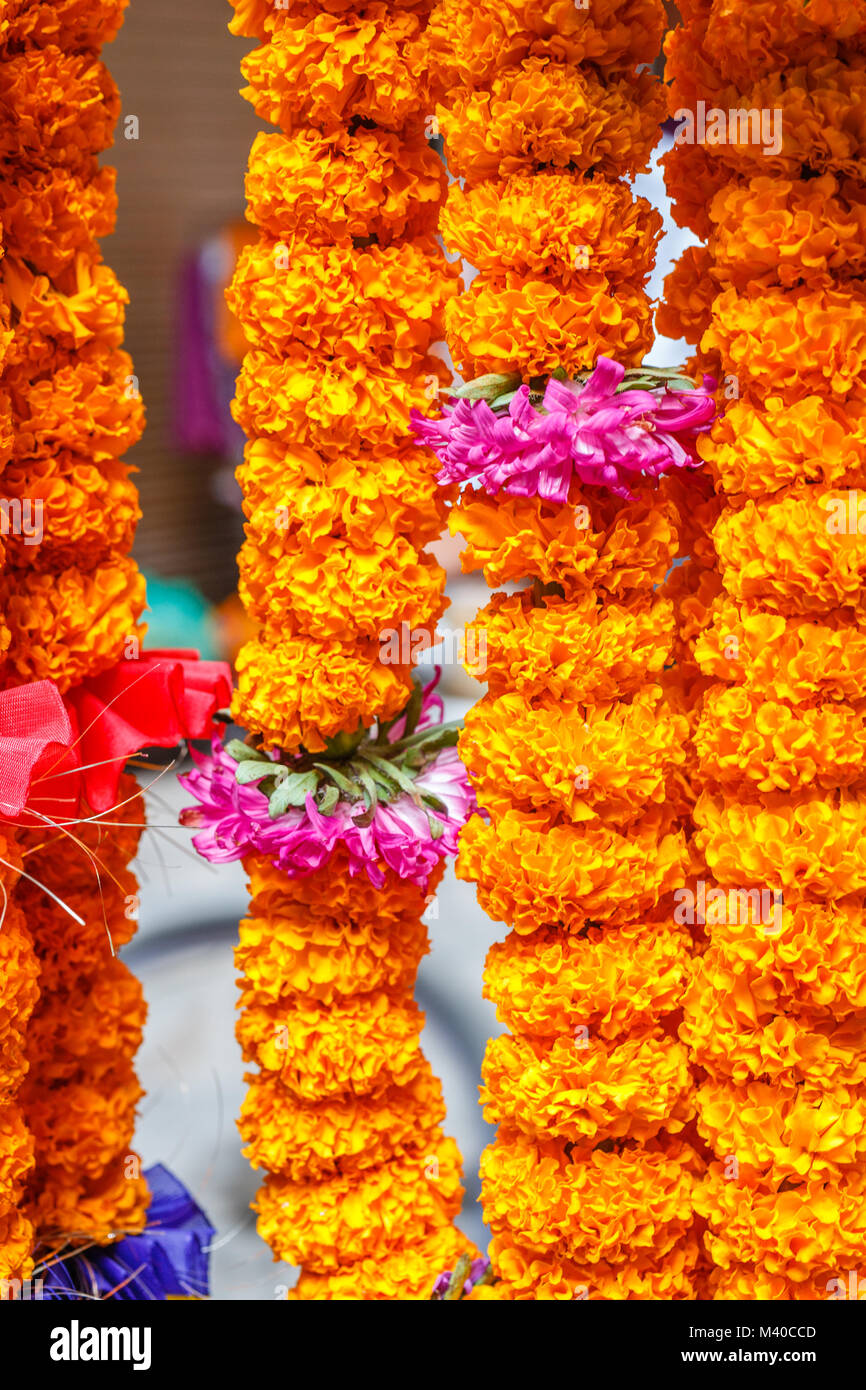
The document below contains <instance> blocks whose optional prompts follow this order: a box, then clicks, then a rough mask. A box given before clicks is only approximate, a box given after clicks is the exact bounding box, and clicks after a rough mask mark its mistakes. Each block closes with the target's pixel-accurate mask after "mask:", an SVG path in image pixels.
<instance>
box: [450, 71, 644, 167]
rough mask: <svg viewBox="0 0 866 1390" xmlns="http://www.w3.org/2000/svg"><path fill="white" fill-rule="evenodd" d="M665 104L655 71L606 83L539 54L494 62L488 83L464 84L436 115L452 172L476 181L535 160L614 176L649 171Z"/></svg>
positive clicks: (535, 162)
mask: <svg viewBox="0 0 866 1390" xmlns="http://www.w3.org/2000/svg"><path fill="white" fill-rule="evenodd" d="M664 106H665V98H664V91H663V89H662V88H661V86H660V85H659V83H658V80H657V78H655V77H654V76H653V75H652V74H651V73H650V72H647V71H645V72H642V73H640V74H639V75H638V76H637V77H635V78H628V79H626V78H615V79H613V80H608V81H607V82H603V81H602V79H601V77H600V76H599V75H597V74H595V73H594V72H593V69H592V68H579V67H574V66H572V65H570V64H568V63H557V62H551V60H550V59H549V58H548V57H540V58H527V59H525V60H524V62H523V63H522V64H520V65H515V66H512V67H507V68H505V67H503V68H499V67H497V71H496V73H495V75H494V76H493V78H492V80H491V83H490V87H489V89H488V90H483V91H473V90H472V89H471V88H468V87H461V88H459V89H458V90H457V91H456V92H454V93H453V99H452V104H451V107H450V108H446V107H444V106H438V107H437V108H436V115H437V118H438V120H439V125H440V128H441V130H442V134H443V135H444V137H445V143H446V145H447V147H448V164H449V167H450V169H451V171H452V173H453V174H454V176H455V177H456V178H461V179H466V181H467V182H468V183H469V184H475V183H479V182H480V181H481V180H482V179H492V178H507V177H508V176H509V174H516V173H520V172H521V171H522V170H523V169H524V168H525V167H526V166H527V165H528V164H530V163H534V164H547V165H553V166H555V167H558V168H563V167H566V166H567V167H568V168H569V169H570V170H571V171H572V172H573V173H578V174H586V173H587V172H588V170H590V169H592V170H593V171H594V173H596V174H598V175H605V176H608V177H612V178H622V177H624V176H625V175H634V174H636V173H638V172H639V171H641V170H644V171H645V170H646V169H647V167H648V163H647V161H648V160H649V156H650V153H651V151H652V148H653V146H654V145H655V143H656V139H657V136H658V126H659V122H660V120H661V119H662V118H663V115H664Z"/></svg>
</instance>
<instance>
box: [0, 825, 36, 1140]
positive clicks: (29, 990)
mask: <svg viewBox="0 0 866 1390" xmlns="http://www.w3.org/2000/svg"><path fill="white" fill-rule="evenodd" d="M0 852H3V854H4V857H5V858H8V855H6V854H5V848H4V850H3V851H0ZM4 891H5V885H4ZM38 978H39V963H38V961H37V958H36V955H35V952H34V950H33V940H32V937H31V935H30V932H29V930H28V928H27V926H26V919H25V916H24V914H23V913H22V911H21V909H20V908H19V907H17V906H16V905H15V903H14V902H11V901H8V900H7V902H6V913H5V916H4V920H3V928H2V930H0V1107H2V1106H3V1105H5V1104H7V1103H8V1102H9V1101H10V1099H11V1098H12V1097H13V1096H14V1095H15V1092H16V1091H17V1090H18V1087H19V1086H20V1085H21V1082H22V1081H23V1080H24V1076H25V1073H26V1071H27V1060H26V1057H25V1051H24V1046H25V1041H26V1034H27V1025H28V1022H29V1020H30V1016H31V1014H32V1013H33V1010H34V1008H35V1007H36V1001H37V1000H38V998H39V985H38V983H37V981H38ZM0 1113H2V1111H0Z"/></svg>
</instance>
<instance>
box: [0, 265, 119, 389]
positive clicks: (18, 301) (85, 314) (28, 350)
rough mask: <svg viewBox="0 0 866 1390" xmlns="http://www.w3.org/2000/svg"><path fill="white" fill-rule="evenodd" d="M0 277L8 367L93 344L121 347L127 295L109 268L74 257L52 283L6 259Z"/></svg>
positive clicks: (1, 267)
mask: <svg viewBox="0 0 866 1390" xmlns="http://www.w3.org/2000/svg"><path fill="white" fill-rule="evenodd" d="M0 277H2V281H3V285H4V288H5V290H6V293H7V295H8V296H9V302H10V304H11V306H12V310H13V316H14V321H15V341H14V343H13V345H12V349H11V351H10V353H9V359H8V360H9V363H10V365H12V364H15V363H17V362H18V361H19V360H23V361H24V362H26V363H29V362H31V361H33V359H34V358H39V357H40V356H41V355H42V354H43V352H51V351H55V349H56V348H61V349H66V350H67V351H72V350H78V349H79V348H81V347H83V346H84V344H85V343H88V342H90V341H91V340H92V339H94V338H98V339H99V342H100V343H101V344H102V346H103V347H105V348H116V347H119V346H120V344H121V343H122V341H123V319H124V312H125V308H126V305H127V304H128V303H129V295H128V294H127V292H126V290H125V289H124V288H123V286H122V285H121V284H120V283H119V281H118V279H117V276H116V275H115V274H114V271H113V270H111V269H110V267H109V266H106V265H101V264H98V263H94V261H93V260H92V258H91V257H90V256H88V255H87V254H86V253H85V252H83V251H79V252H78V254H77V255H76V257H75V259H74V260H73V261H71V262H70V264H69V265H68V266H67V268H66V269H65V270H63V271H61V272H60V274H59V275H58V276H56V277H55V279H54V281H51V280H49V279H48V277H47V275H34V274H33V272H32V271H31V270H29V269H28V267H27V266H26V265H23V264H22V263H21V262H20V261H16V260H14V259H13V258H12V257H11V256H8V255H7V256H5V257H4V259H3V261H2V262H0ZM19 344H20V354H19V351H18V348H19Z"/></svg>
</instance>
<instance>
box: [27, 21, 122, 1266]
mask: <svg viewBox="0 0 866 1390" xmlns="http://www.w3.org/2000/svg"><path fill="white" fill-rule="evenodd" d="M124 8H125V0H56V3H53V4H47V3H41V2H40V3H31V0H8V3H6V4H5V5H4V6H3V15H2V26H0V159H2V163H3V177H2V187H0V225H2V238H0V470H2V472H3V494H4V500H3V506H4V516H3V522H4V525H3V549H2V552H0V689H2V690H3V691H11V690H12V689H13V688H17V687H20V686H25V685H27V684H29V683H30V682H33V681H41V680H43V679H45V680H51V681H53V682H54V683H55V686H56V687H57V688H59V690H60V691H61V692H63V693H64V694H66V696H67V698H68V699H69V700H71V701H73V702H74V700H75V699H76V698H77V692H80V690H81V688H82V682H85V681H87V680H88V679H90V680H92V679H93V678H95V677H98V676H99V675H100V673H102V672H104V671H107V670H109V669H110V668H111V667H114V666H115V665H116V664H117V662H118V661H119V659H120V658H121V657H123V656H124V655H128V654H129V650H130V648H129V647H128V644H129V643H132V644H133V647H134V646H135V645H136V643H137V635H138V633H139V631H140V629H139V626H138V624H139V618H140V616H141V613H142V610H143V608H144V582H143V580H142V577H141V576H140V574H139V573H138V570H137V568H136V566H135V564H134V562H133V561H132V560H131V559H130V558H129V550H130V547H131V544H132V536H133V530H134V527H135V523H136V521H137V519H138V515H139V511H138V498H137V493H136V490H135V487H134V486H133V484H132V482H131V479H130V469H129V468H128V467H127V466H126V465H125V464H124V463H123V462H121V455H122V454H123V453H124V451H125V450H126V449H127V448H128V447H129V446H130V445H132V444H134V443H135V441H136V439H137V437H138V434H139V432H140V430H141V426H142V418H143V412H142V405H141V401H140V398H139V393H138V389H137V382H136V378H135V376H134V373H133V369H132V363H131V361H130V359H129V357H128V356H127V354H126V353H124V351H123V349H122V346H121V344H122V339H123V318H124V312H125V307H126V303H127V296H126V292H125V291H124V289H123V288H122V286H121V285H120V284H118V282H117V279H116V278H115V276H114V274H113V273H112V271H111V270H110V269H109V268H108V267H107V266H106V265H104V264H103V261H102V255H101V252H100V249H99V245H98V238H101V237H103V236H105V235H106V234H107V233H109V232H110V231H111V230H112V226H113V221H114V212H115V195H114V171H113V170H112V169H110V168H105V167H101V166H100V164H99V156H100V154H101V152H102V151H103V150H105V149H106V148H107V147H108V146H109V145H110V144H111V139H112V130H113V126H114V123H115V121H116V119H117V117H118V114H119V110H120V99H119V96H118V93H117V90H116V88H115V86H114V83H113V82H112V79H111V77H110V75H109V73H108V70H107V69H106V67H105V66H104V64H103V63H102V62H101V61H100V58H99V50H100V47H101V44H102V43H103V42H105V41H106V40H108V39H110V38H112V37H113V36H114V34H115V33H116V32H117V30H118V28H119V26H120V24H121V21H122V18H123V11H124ZM15 693H16V694H17V690H16V691H15ZM55 694H56V690H55ZM57 702H58V704H59V703H60V697H59V695H57ZM19 708H20V710H21V711H22V713H23V709H24V700H23V698H22V700H21V702H20V704H19ZM60 708H61V709H62V705H60ZM36 732H39V731H36ZM84 732H86V731H84ZM76 742H78V740H77V739H76ZM63 756H64V751H63V748H62V747H61V746H55V751H54V753H53V754H49V757H48V760H47V764H46V767H45V768H43V774H44V775H45V776H48V775H49V774H50V771H51V766H50V764H51V762H52V758H53V762H54V765H55V766H56V765H57V764H58V763H59V762H60V761H62V759H63ZM78 761H79V762H81V761H85V760H84V759H79V760H78ZM66 772H67V774H68V773H69V769H68V768H67V769H66ZM60 782H61V779H56V785H57V787H58V790H59V791H63V788H62V787H61V785H60ZM70 785H71V784H70V782H69V780H68V776H67V783H66V786H67V788H68V787H69V786H70ZM76 785H77V784H76ZM135 792H136V788H135V784H134V782H132V779H127V780H126V781H125V783H124V784H122V790H121V791H120V792H119V793H118V801H119V802H120V803H121V806H119V807H118V808H117V809H116V810H114V811H113V812H110V813H109V815H108V818H107V820H105V821H104V822H103V819H102V818H101V817H98V818H97V819H96V820H95V821H93V822H88V823H85V824H83V825H82V826H79V828H78V831H77V832H76V833H75V835H72V834H71V833H70V832H69V830H68V829H67V828H66V826H65V825H64V824H62V823H61V824H56V823H55V821H56V819H57V817H56V816H48V817H46V814H45V811H46V809H47V800H46V799H44V798H43V802H42V808H41V809H40V793H39V791H38V790H37V793H36V795H35V797H34V800H33V803H32V805H33V807H34V808H35V815H34V816H31V818H30V819H29V820H28V822H27V823H28V824H29V825H30V826H33V825H34V820H35V819H38V818H41V820H42V822H43V824H42V825H41V827H40V828H39V829H29V830H23V829H20V828H15V829H14V832H13V833H14V834H15V837H16V842H17V847H16V844H10V843H8V842H5V836H4V846H3V848H2V849H0V855H2V861H3V862H2V867H0V874H2V906H0V919H2V930H0V960H2V964H0V976H2V984H0V1278H6V1277H26V1275H27V1274H28V1273H29V1272H30V1271H31V1270H32V1267H33V1263H32V1261H33V1254H34V1250H38V1251H39V1252H40V1257H41V1256H44V1255H48V1256H50V1253H51V1252H52V1251H53V1250H55V1249H57V1248H59V1247H64V1248H70V1249H73V1250H74V1249H75V1248H76V1243H77V1242H81V1241H83V1242H86V1243H87V1244H91V1243H93V1242H103V1241H106V1240H108V1239H109V1238H110V1237H113V1235H114V1233H115V1232H118V1231H122V1230H124V1229H127V1230H135V1229H136V1228H137V1227H139V1226H140V1225H141V1223H142V1222H143V1220H144V1213H145V1209H146V1206H147V1199H148V1194H147V1188H146V1185H145V1183H144V1180H143V1179H142V1177H141V1175H140V1171H139V1166H138V1159H137V1157H136V1156H135V1155H134V1154H133V1153H131V1152H130V1144H131V1140H132V1133H133V1125H134V1118H135V1109H136V1105H137V1102H138V1099H139V1096H140V1088H139V1086H138V1082H137V1080H136V1077H135V1072H134V1069H133V1057H134V1054H135V1051H136V1048H137V1047H138V1044H139V1041H140V1037H141V1026H142V1023H143V1019H144V1005H143V1002H142V998H141V990H140V987H139V985H138V983H137V981H136V980H135V979H134V978H133V977H132V976H131V975H130V973H129V971H128V970H127V969H126V967H125V966H124V965H122V964H121V963H120V962H119V961H118V960H117V959H116V957H115V955H114V953H113V948H114V947H117V946H120V945H122V944H123V942H124V941H125V940H127V939H128V938H129V936H130V934H131V932H132V930H133V929H134V920H133V918H134V916H135V913H134V912H131V911H130V904H134V903H135V902H136V901H137V898H136V885H135V881H134V879H133V878H132V876H131V875H130V874H129V872H128V870H127V867H126V866H127V864H128V862H129V860H130V859H131V858H132V856H133V855H134V853H135V845H136V843H137V836H138V832H137V831H134V832H133V833H132V834H131V835H130V833H129V832H128V831H127V830H126V829H125V827H124V825H120V826H115V825H114V824H113V823H112V816H113V818H114V821H118V820H119V821H120V822H124V823H125V822H126V821H132V822H135V821H136V820H138V821H140V820H141V819H142V811H141V804H140V802H139V801H138V800H137V799H136V800H135V801H132V800H131V798H133V797H134V796H135ZM45 797H46V798H47V797H48V793H47V791H46V793H45ZM67 799H68V797H67ZM124 802H125V803H126V804H123V803H124ZM76 803H77V797H76ZM78 814H80V812H79V811H78V807H77V804H76V808H75V817H77V815H78ZM84 814H88V813H86V812H85V813H84ZM75 817H74V818H75ZM5 819H6V820H7V821H8V822H9V823H10V827H11V826H12V824H13V823H14V825H15V826H16V827H19V826H20V818H16V817H15V816H13V815H11V814H9V812H8V810H7V813H6V818H5ZM46 819H48V821H49V822H50V823H49V824H46V823H45V822H46ZM63 819H64V818H62V817H61V821H62V820H63ZM5 829H6V827H5V826H4V831H5ZM19 850H20V852H21V854H26V866H27V874H26V875H22V876H21V877H20V878H17V869H18V868H19V867H20V864H21V860H20V859H19V858H18V852H19ZM16 879H17V882H16ZM70 1242H71V1245H70Z"/></svg>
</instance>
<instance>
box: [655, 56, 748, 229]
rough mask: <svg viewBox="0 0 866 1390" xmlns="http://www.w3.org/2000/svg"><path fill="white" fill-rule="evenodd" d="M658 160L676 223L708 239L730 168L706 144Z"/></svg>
mask: <svg viewBox="0 0 866 1390" xmlns="http://www.w3.org/2000/svg"><path fill="white" fill-rule="evenodd" d="M672 32H677V31H672ZM669 61H670V60H669ZM673 109H674V107H673V106H672V107H671V110H673ZM659 163H660V164H661V167H662V169H663V170H664V178H665V188H666V189H667V194H668V197H669V198H670V200H671V213H672V216H673V219H674V221H675V222H676V224H677V226H678V227H688V228H689V229H690V230H691V231H693V232H694V234H695V236H697V237H700V239H701V241H707V240H709V238H710V236H711V235H712V232H713V224H712V222H711V221H710V207H711V206H712V203H713V198H714V197H715V195H716V194H717V193H718V192H719V191H720V189H723V188H727V187H728V186H729V184H730V183H731V182H732V180H734V179H735V175H734V172H733V170H731V169H729V168H728V167H727V165H725V164H722V162H721V161H720V160H719V159H718V158H717V157H716V149H715V147H713V148H712V149H710V148H708V147H707V146H706V145H674V147H673V149H670V150H668V152H667V154H665V155H663V156H662V158H661V159H660V160H659Z"/></svg>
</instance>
